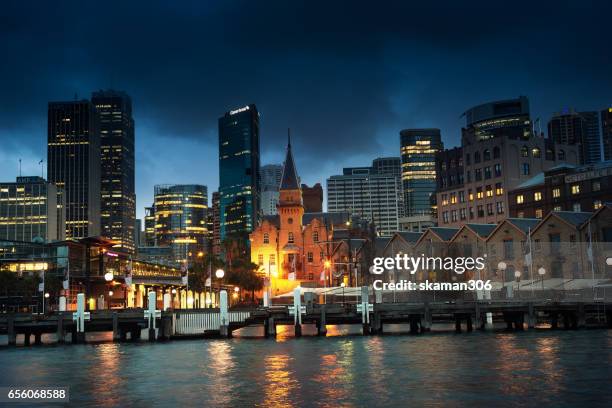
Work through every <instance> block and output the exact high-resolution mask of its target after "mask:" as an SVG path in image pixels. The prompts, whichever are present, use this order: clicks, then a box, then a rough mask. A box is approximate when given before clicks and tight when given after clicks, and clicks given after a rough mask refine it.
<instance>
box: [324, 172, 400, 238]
mask: <svg viewBox="0 0 612 408" xmlns="http://www.w3.org/2000/svg"><path fill="white" fill-rule="evenodd" d="M401 191H402V190H401V187H400V180H399V178H398V177H397V176H394V175H392V174H378V173H377V172H376V171H375V170H374V169H373V168H372V167H350V168H344V170H343V174H342V175H336V176H331V177H330V178H328V179H327V210H328V211H329V212H330V213H334V212H348V213H350V214H351V215H354V216H358V217H360V218H363V219H366V220H369V221H372V222H373V223H374V225H375V227H376V231H377V233H378V234H379V235H380V236H390V235H392V234H393V233H394V232H396V231H398V229H399V214H400V210H399V207H400V202H401V200H400V196H401Z"/></svg>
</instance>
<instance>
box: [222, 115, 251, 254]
mask: <svg viewBox="0 0 612 408" xmlns="http://www.w3.org/2000/svg"><path fill="white" fill-rule="evenodd" d="M260 184H261V175H260V169H259V112H258V111H257V107H256V106H255V105H253V104H251V105H247V106H244V107H242V108H238V109H235V110H232V111H229V112H227V113H226V114H225V115H223V117H221V118H219V208H220V217H221V218H220V226H221V237H220V239H221V241H223V240H224V239H225V238H226V237H227V236H228V235H230V236H234V237H238V236H240V237H242V238H243V239H245V241H246V243H247V245H248V233H249V232H251V231H252V230H253V228H254V227H255V226H256V225H257V222H258V221H259V216H260V211H261V209H260V194H261V185H260Z"/></svg>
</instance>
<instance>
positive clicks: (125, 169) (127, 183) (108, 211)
mask: <svg viewBox="0 0 612 408" xmlns="http://www.w3.org/2000/svg"><path fill="white" fill-rule="evenodd" d="M91 102H92V103H93V104H94V106H95V107H96V110H97V112H98V118H99V130H100V151H101V157H100V160H101V175H100V176H101V183H100V191H101V201H100V215H101V221H100V222H101V225H100V228H101V234H102V235H103V236H105V237H107V238H110V239H112V240H113V241H116V242H117V245H116V246H117V247H120V248H123V249H124V250H126V251H128V252H134V251H135V248H136V246H137V244H136V242H135V239H134V235H135V234H134V225H135V220H136V191H135V181H134V177H135V176H134V119H133V118H132V100H131V98H130V97H129V95H127V94H126V93H125V92H120V91H112V90H107V91H98V92H94V93H93V95H92V98H91Z"/></svg>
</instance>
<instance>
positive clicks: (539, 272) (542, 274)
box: [538, 266, 546, 291]
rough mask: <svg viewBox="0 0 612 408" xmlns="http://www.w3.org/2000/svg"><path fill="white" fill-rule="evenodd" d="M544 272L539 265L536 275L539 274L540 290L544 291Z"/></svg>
mask: <svg viewBox="0 0 612 408" xmlns="http://www.w3.org/2000/svg"><path fill="white" fill-rule="evenodd" d="M545 274H546V269H544V267H543V266H540V268H539V269H538V275H540V280H541V281H542V291H544V275H545Z"/></svg>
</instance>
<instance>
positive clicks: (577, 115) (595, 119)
mask: <svg viewBox="0 0 612 408" xmlns="http://www.w3.org/2000/svg"><path fill="white" fill-rule="evenodd" d="M548 138H549V139H552V140H553V141H554V142H555V143H559V144H565V145H578V147H579V149H578V151H579V153H580V163H581V164H591V163H597V162H599V161H601V137H600V135H599V115H598V113H597V112H576V111H575V110H574V109H568V110H566V111H565V112H559V113H556V114H555V115H554V116H553V117H552V118H551V119H550V121H549V122H548Z"/></svg>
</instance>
